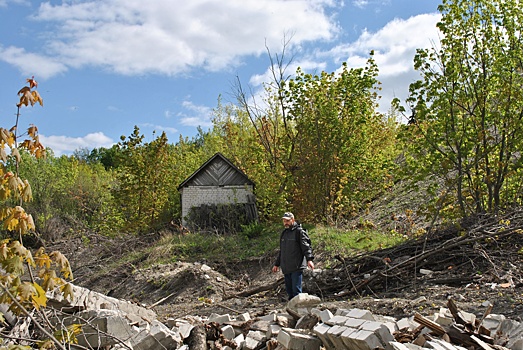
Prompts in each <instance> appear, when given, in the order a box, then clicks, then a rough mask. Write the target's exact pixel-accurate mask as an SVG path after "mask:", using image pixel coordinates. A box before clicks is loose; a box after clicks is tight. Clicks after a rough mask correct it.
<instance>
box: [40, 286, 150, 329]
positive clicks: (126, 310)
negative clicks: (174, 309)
mask: <svg viewBox="0 0 523 350" xmlns="http://www.w3.org/2000/svg"><path fill="white" fill-rule="evenodd" d="M71 288H72V292H73V299H72V300H69V299H70V298H65V297H64V296H63V294H62V292H61V291H60V289H59V288H58V289H55V290H53V291H49V292H47V293H46V296H47V298H48V300H47V305H48V306H50V307H53V308H55V309H58V310H63V311H65V312H67V310H68V309H74V310H95V311H98V310H100V309H104V308H102V305H103V306H105V308H106V309H107V308H108V307H110V309H111V310H116V311H119V312H120V313H121V314H122V315H125V317H128V318H129V320H130V322H131V323H140V324H142V325H144V324H145V323H147V322H151V321H153V320H155V319H156V313H155V312H154V311H153V310H150V309H147V308H145V307H142V306H140V305H136V304H135V303H132V302H130V301H127V300H120V299H116V298H113V297H109V296H107V295H104V294H101V293H97V292H94V291H91V290H89V289H87V288H83V287H79V286H75V285H74V284H71ZM131 317H132V319H131Z"/></svg>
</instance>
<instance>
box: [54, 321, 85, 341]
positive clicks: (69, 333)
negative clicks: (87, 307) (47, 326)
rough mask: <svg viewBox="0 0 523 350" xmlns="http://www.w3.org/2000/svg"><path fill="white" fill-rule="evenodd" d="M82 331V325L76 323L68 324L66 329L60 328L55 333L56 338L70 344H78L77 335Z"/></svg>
mask: <svg viewBox="0 0 523 350" xmlns="http://www.w3.org/2000/svg"><path fill="white" fill-rule="evenodd" d="M81 333H82V325H81V324H78V323H74V324H72V325H70V326H67V329H66V330H58V331H56V332H55V333H54V336H55V338H56V339H58V340H60V341H62V342H66V343H69V344H78V340H77V336H78V335H79V334H81Z"/></svg>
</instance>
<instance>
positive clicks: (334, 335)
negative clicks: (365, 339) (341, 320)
mask: <svg viewBox="0 0 523 350" xmlns="http://www.w3.org/2000/svg"><path fill="white" fill-rule="evenodd" d="M347 329H348V328H347V327H345V326H338V325H334V326H332V327H331V328H330V329H329V330H328V331H327V337H329V340H330V341H331V343H332V344H333V345H334V348H335V349H343V348H344V347H345V345H344V344H343V340H342V339H341V334H342V333H343V332H345V331H346V330H347Z"/></svg>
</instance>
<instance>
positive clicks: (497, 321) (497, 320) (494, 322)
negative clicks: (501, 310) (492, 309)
mask: <svg viewBox="0 0 523 350" xmlns="http://www.w3.org/2000/svg"><path fill="white" fill-rule="evenodd" d="M505 319H506V317H505V316H504V315H498V314H489V315H487V317H485V318H484V319H483V323H482V325H483V327H485V328H486V329H488V330H489V331H490V332H491V333H496V332H497V330H498V329H499V326H500V325H501V322H503V321H504V320H505Z"/></svg>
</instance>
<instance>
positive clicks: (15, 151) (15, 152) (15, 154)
mask: <svg viewBox="0 0 523 350" xmlns="http://www.w3.org/2000/svg"><path fill="white" fill-rule="evenodd" d="M11 155H12V156H13V157H15V159H16V161H17V162H18V163H20V161H21V160H22V157H21V156H20V152H19V151H18V148H12V149H11Z"/></svg>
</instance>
